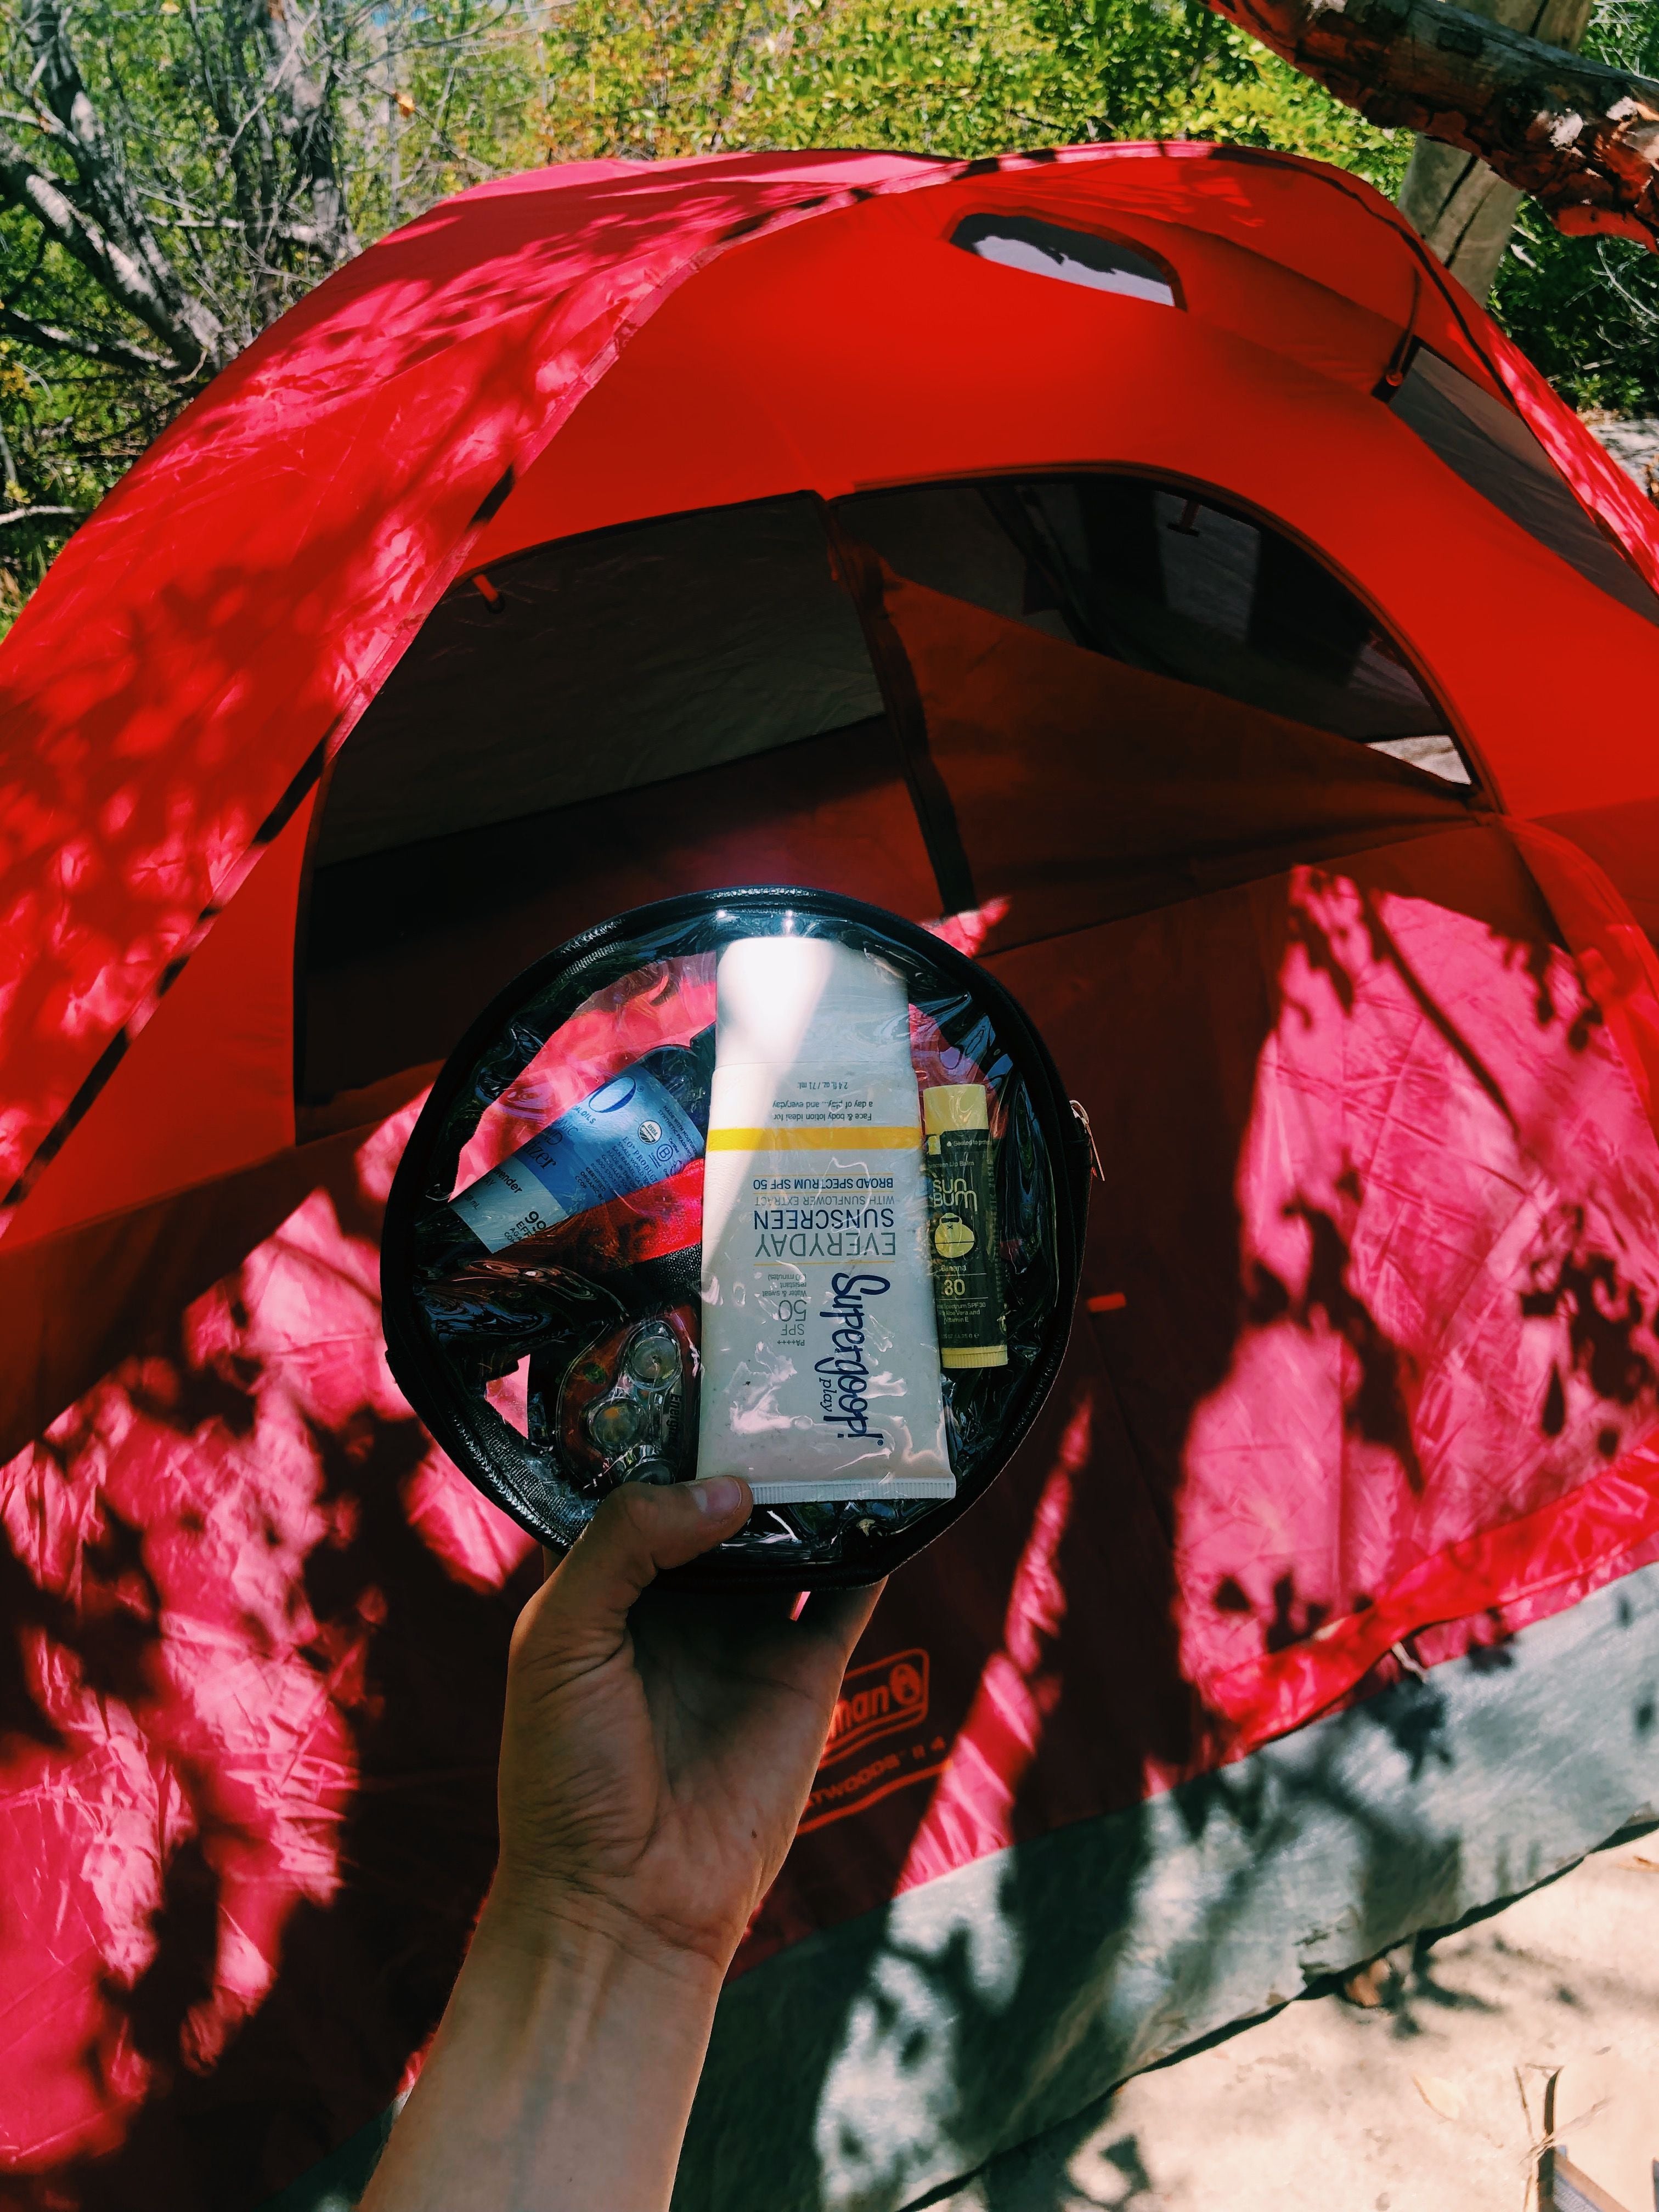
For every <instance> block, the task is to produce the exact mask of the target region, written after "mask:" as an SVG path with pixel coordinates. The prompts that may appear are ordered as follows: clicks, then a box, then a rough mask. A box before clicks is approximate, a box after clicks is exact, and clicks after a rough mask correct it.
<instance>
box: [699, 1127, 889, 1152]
mask: <svg viewBox="0 0 1659 2212" xmlns="http://www.w3.org/2000/svg"><path fill="white" fill-rule="evenodd" d="M920 1144H921V1127H920V1125H919V1124H915V1123H913V1124H912V1125H911V1127H908V1128H906V1127H904V1126H903V1124H902V1123H893V1122H884V1123H880V1124H877V1125H875V1126H872V1127H858V1126H857V1125H856V1124H854V1123H852V1122H842V1123H838V1124H835V1125H832V1126H830V1127H824V1128H799V1129H711V1130H710V1131H709V1132H708V1149H709V1151H710V1152H848V1151H853V1150H855V1149H856V1148H857V1147H859V1146H862V1147H863V1148H864V1150H865V1151H866V1152H908V1151H910V1150H912V1149H913V1148H915V1146H919V1145H920Z"/></svg>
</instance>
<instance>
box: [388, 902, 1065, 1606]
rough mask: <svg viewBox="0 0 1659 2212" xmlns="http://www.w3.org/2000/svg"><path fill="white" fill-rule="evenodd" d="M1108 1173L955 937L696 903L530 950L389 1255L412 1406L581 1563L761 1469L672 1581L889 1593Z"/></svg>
mask: <svg viewBox="0 0 1659 2212" xmlns="http://www.w3.org/2000/svg"><path fill="white" fill-rule="evenodd" d="M1089 1160H1090V1152H1089V1144H1088V1138H1087V1134H1086V1132H1085V1128H1084V1127H1083V1126H1082V1125H1081V1123H1080V1121H1079V1116H1078V1115H1077V1114H1076V1112H1075V1110H1074V1109H1073V1106H1072V1104H1071V1103H1070V1102H1069V1101H1068V1099H1067V1098H1066V1094H1065V1091H1064V1090H1063V1088H1062V1087H1061V1085H1060V1079H1059V1077H1058V1075H1057V1073H1055V1070H1054V1064H1053V1062H1052V1060H1050V1058H1049V1056H1048V1051H1047V1049H1046V1048H1045V1047H1044V1045H1043V1043H1042V1039H1041V1038H1040V1037H1039V1036H1037V1034H1036V1031H1035V1030H1033V1029H1032V1027H1031V1025H1030V1023H1029V1022H1028V1021H1027V1020H1026V1018H1025V1017H1024V1014H1022V1013H1021V1012H1020V1010H1019V1008H1018V1006H1017V1005H1016V1004H1015V1002H1014V1001H1013V1000H1012V998H1010V996H1009V995H1008V994H1007V993H1006V991H1005V990H1004V989H1003V988H1002V987H1001V986H1000V983H998V982H997V981H996V980H995V978H994V976H992V975H990V974H989V973H988V972H987V970H986V969H984V968H982V967H981V966H979V965H978V964H976V963H975V962H974V961H972V960H970V959H969V958H967V957H965V956H964V955H963V954H962V953H960V952H958V951H956V950H955V949H954V948H953V947H952V946H951V945H949V944H947V943H945V941H944V940H943V939H940V938H939V937H938V936H935V935H933V933H930V932H929V931H927V930H924V929H921V928H919V927H917V926H916V925H915V924H914V923H912V922H908V921H903V920H902V919H901V918H900V917H899V916H897V915H890V914H886V913H884V912H883V911H881V909H879V908H874V907H867V906H863V905H860V904H859V903H858V902H855V901H854V900H851V899H843V898H839V897H836V896H834V895H833V894H831V893H829V892H824V891H814V890H788V889H783V890H779V889H767V890H728V891H719V892H706V893H698V894H696V895H694V896H687V897H683V898H677V899H670V900H665V901H664V902H661V903H659V904H657V905H653V906H649V907H642V908H635V910H634V911H633V912H631V913H629V914H626V915H619V916H617V918H616V919H615V920H613V921H608V922H605V923H604V924H603V925H601V926H600V927H598V928H596V929H592V930H589V931H587V932H586V933H585V934H584V935H582V936H581V937H579V938H576V939H574V940H573V941H572V942H571V943H570V944H568V945H563V946H561V947H560V949H559V950H558V951H555V952H552V953H550V954H549V955H548V956H547V957H545V958H544V959H542V960H539V961H538V962H537V963H535V964H534V965H533V966H532V967H531V968H529V969H526V971H525V972H524V974H523V975H520V976H519V977H518V979H517V980H516V981H514V982H513V983H512V984H511V985H510V986H509V987H507V990H505V991H504V992H502V993H501V995H500V996H499V997H498V998H497V999H496V1000H495V1002H494V1003H493V1004H492V1005H491V1006H489V1007H488V1008H486V1010H485V1011H484V1012H483V1013H482V1014H481V1015H480V1016H479V1018H478V1019H477V1022H475V1023H474V1024H473V1026H472V1028H471V1030H469V1031H468V1033H467V1035H466V1036H465V1037H464V1038H463V1039H462V1041H461V1042H460V1044H459V1046H458V1047H457V1048H456V1049H455V1051H454V1052H453V1054H451V1055H450V1058H449V1060H447V1063H446V1064H445V1066H444V1068H443V1070H442V1073H441V1074H440V1076H439V1078H438V1079H437V1081H436V1082H435V1085H433V1089H432V1092H431V1095H430V1097H428V1101H427V1103H426V1105H425V1107H424V1109H422V1113H421V1115H420V1118H419V1120H418V1121H417V1122H416V1127H415V1129H414V1132H413V1133H412V1135H411V1136H410V1141H409V1144H408V1146H407V1148H406V1150H405V1152H404V1157H403V1160H402V1162H401V1164H400V1165H399V1168H398V1174H397V1177H396V1179H395V1181H394V1182H393V1185H392V1193H391V1196H390V1200H389V1202H388V1206H387V1212H386V1229H385V1233H384V1237H383V1241H382V1247H381V1287H382V1293H383V1301H384V1311H385V1323H386V1346H387V1353H388V1358H389V1359H390V1361H391V1364H392V1371H393V1373H394V1374H395V1375H396V1376H397V1378H398V1383H399V1385H400V1387H401V1388H402V1389H403V1391H404V1395H405V1396H406V1397H407V1398H408V1399H409V1401H410V1404H411V1405H412V1406H413V1407H414V1408H415V1410H416V1413H418V1414H419V1415H420V1416H421V1418H422V1420H423V1421H424V1422H425V1423H426V1425H427V1426H428V1428H429V1429H430V1430H431V1431H432V1433H433V1435H434V1436H435V1437H436V1438H437V1439H438V1441H439V1442H440V1443H441V1444H442V1446H443V1447H444V1449H446V1450H447V1452H448V1453H449V1455H450V1456H451V1457H452V1458H453V1460H454V1462H456V1464H457V1465H458V1466H459V1468H462V1470H463V1471H464V1472H465V1474H467V1475H468V1476H470V1477H471V1480H473V1481H474V1482H475V1483H477V1486H478V1487H479V1488H480V1489H481V1490H483V1492H485V1494H486V1495H487V1496H489V1498H493V1499H494V1500H495V1503H496V1504H498V1505H500V1506H501V1507H502V1508H503V1509H504V1510H506V1511H507V1512H508V1513H510V1514H511V1515H512V1516H513V1519H514V1520H516V1521H517V1522H520V1525H521V1526H522V1527H524V1528H526V1529H528V1530H529V1531H530V1532H531V1534H533V1535H534V1536H536V1537H538V1539H539V1540H540V1541H541V1542H542V1543H543V1544H544V1545H546V1546H547V1547H550V1549H551V1550H553V1551H555V1552H562V1551H564V1550H567V1549H568V1547H569V1546H570V1545H571V1544H572V1543H574V1541H575V1540H576V1538H577V1537H578V1536H579V1535H580V1533H581V1531H582V1529H583V1528H584V1527H585V1526H586V1523H587V1522H588V1520H589V1519H590V1518H591V1517H592V1514H593V1512H594V1510H595V1508H596V1507H597V1506H598V1504H599V1500H600V1499H601V1498H604V1497H605V1495H606V1494H607V1492H610V1491H611V1490H612V1489H615V1488H616V1487H617V1486H618V1485H619V1484H621V1483H626V1482H647V1483H665V1482H680V1481H685V1480H690V1479H691V1478H692V1477H694V1476H696V1475H698V1474H741V1475H742V1476H744V1479H745V1480H747V1481H748V1482H749V1484H750V1488H751V1490H752V1491H753V1493H754V1498H755V1508H754V1511H753V1513H752V1514H751V1515H750V1519H749V1521H748V1522H747V1523H746V1524H745V1525H744V1528H741V1529H740V1530H739V1531H738V1534H736V1535H735V1536H732V1537H731V1538H729V1539H727V1541H726V1542H725V1543H723V1544H721V1545H720V1547H718V1548H717V1550H716V1551H715V1552H714V1553H712V1554H710V1555H709V1556H708V1558H706V1559H702V1560H700V1561H698V1562H697V1563H696V1566H695V1567H694V1568H690V1569H685V1570H682V1571H681V1573H680V1574H679V1576H678V1577H675V1579H678V1580H681V1581H684V1582H685V1583H696V1584H698V1585H701V1586H705V1587H707V1586H709V1585H712V1584H720V1583H726V1584H732V1585H748V1586H751V1587H752V1586H755V1585H759V1584H781V1585H787V1586H788V1587H790V1588H793V1589H808V1588H811V1587H815V1586H818V1585H823V1584H833V1583H866V1582H870V1581H873V1580H875V1579H877V1578H878V1577H880V1576H882V1575H884V1574H886V1573H887V1572H889V1571H890V1569H892V1568H893V1567H895V1566H896V1565H899V1564H901V1563H902V1561H903V1560H904V1559H908V1557H910V1556H911V1555H912V1554H913V1553H915V1552H917V1551H919V1550H920V1549H921V1547H922V1546H923V1545H924V1544H926V1543H928V1542H929V1541H932V1539H933V1537H934V1536H935V1535H937V1534H939V1531H940V1530H941V1529H943V1528H946V1527H948V1526H949V1524H950V1523H951V1522H952V1521H953V1520H955V1519H956V1518H957V1516H958V1515H959V1514H960V1513H962V1512H963V1510H965V1509H966V1507H967V1506H968V1505H969V1504H971V1503H972V1502H973V1500H974V1499H975V1498H976V1497H978V1496H979V1495H980V1494H981V1492H983V1491H984V1490H985V1489H986V1488H987V1486H988V1485H989V1484H990V1483H991V1482H992V1481H993V1480H994V1479H995V1477H996V1475H997V1474H999V1473H1000V1470H1001V1469H1002V1468H1003V1467H1004V1466H1005V1465H1006V1463H1007V1462H1008V1460H1009V1458H1010V1457H1011V1455H1012V1453H1013V1451H1014V1449H1015V1447H1016V1446H1017V1445H1018V1443H1019V1440H1020V1438H1021V1437H1023V1436H1024V1433H1025V1431H1026V1430H1027V1429H1028V1428H1029V1427H1030V1423H1031V1421H1032V1419H1033V1418H1034V1417H1035V1415H1036V1411H1037V1409H1038V1407H1040V1406H1041V1404H1042V1401H1043V1399H1044V1397H1045V1396H1046V1395H1047V1393H1048V1389H1049V1386H1050V1384H1051V1383H1052V1382H1053V1380H1054V1375H1055V1372H1056V1370H1058V1367H1059V1364H1060V1357H1061V1354H1062V1353H1063V1352H1064V1350H1065V1347H1066V1338H1067V1335H1068V1334H1069V1331H1070V1327H1071V1319H1072V1313H1073V1306H1074V1304H1075V1303H1076V1298H1077V1291H1078V1280H1079V1267H1080V1251H1081V1243H1082V1232H1083V1225H1084V1217H1085V1209H1086V1205H1087V1199H1088V1179H1089Z"/></svg>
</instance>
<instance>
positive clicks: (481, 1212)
mask: <svg viewBox="0 0 1659 2212" xmlns="http://www.w3.org/2000/svg"><path fill="white" fill-rule="evenodd" d="M701 1154H702V1131H701V1130H700V1129H699V1128H698V1127H697V1125H696V1122H695V1121H692V1120H691V1118H690V1115H688V1114H687V1113H686V1111H685V1109H684V1107H683V1106H682V1105H681V1104H680V1103H679V1101H678V1099H677V1098H675V1097H673V1096H672V1095H671V1093H670V1092H669V1091H665V1090H664V1088H663V1086H662V1085H661V1084H660V1083H659V1082H658V1081H657V1079H656V1078H655V1077H654V1076H653V1075H652V1074H650V1073H648V1072H647V1070H646V1069H645V1068H643V1067H625V1068H624V1069H623V1072H622V1073H621V1074H620V1075H617V1076H614V1077H613V1078H612V1079H611V1081H610V1082H609V1083H607V1084H605V1085H602V1086H601V1087H600V1088H599V1090H598V1091H594V1092H593V1094H592V1097H588V1098H584V1099H583V1100H582V1102H581V1103H580V1105H577V1106H569V1107H567V1108H566V1109H565V1110H564V1112H563V1113H562V1114H561V1115H560V1116H559V1118H558V1120H557V1121H552V1122H550V1123H549V1125H548V1126H547V1127H546V1128H545V1129H543V1130H541V1131H539V1132H538V1133H537V1134H536V1135H535V1136H533V1137H532V1139H530V1141H529V1143H528V1144H527V1145H521V1146H520V1147H519V1150H518V1151H517V1152H514V1153H513V1155H512V1157H511V1158H509V1159H506V1160H503V1161H502V1163H501V1165H500V1167H498V1168H492V1169H491V1170H489V1174H488V1175H487V1176H480V1177H479V1179H478V1181H477V1182H475V1183H472V1184H470V1185H469V1186H468V1188H466V1189H465V1190H464V1191H461V1192H460V1193H459V1194H458V1195H457V1196H456V1197H455V1198H453V1199H452V1200H450V1203H451V1205H453V1207H454V1208H455V1211H456V1212H457V1213H459V1215H460V1217H461V1218H462V1220H463V1221H465V1224H466V1225H467V1227H468V1228H469V1229H471V1231H472V1233H473V1235H474V1236H475V1237H477V1238H478V1240H479V1241H480V1243H483V1244H484V1245H487V1246H488V1248H489V1250H490V1251H492V1252H499V1251H501V1250H502V1249H503V1248H504V1247H505V1246H507V1245H508V1244H516V1243H519V1241H520V1238H521V1237H534V1236H536V1235H537V1234H538V1232H539V1231H543V1230H548V1229H556V1228H557V1227H558V1225H559V1224H560V1223H561V1222H562V1221H568V1220H569V1219H570V1218H571V1217H572V1215H573V1214H577V1213H585V1212H586V1211H587V1210H588V1208H589V1207H590V1206H603V1205H604V1204H605V1200H607V1199H611V1198H623V1197H625V1196H626V1195H627V1194H628V1193H629V1191H635V1190H643V1189H644V1188H646V1186H647V1184H648V1183H653V1182H662V1181H663V1180H664V1178H665V1177H666V1176H671V1175H678V1173H679V1171H680V1170H681V1169H682V1168H683V1167H686V1166H689V1165H690V1163H691V1161H693V1160H695V1159H696V1158H699V1157H700V1156H701Z"/></svg>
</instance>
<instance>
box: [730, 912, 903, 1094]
mask: <svg viewBox="0 0 1659 2212" xmlns="http://www.w3.org/2000/svg"><path fill="white" fill-rule="evenodd" d="M908 1003H909V1002H908V998H907V996H906V994H905V988H904V985H903V983H902V981H901V980H900V979H899V977H898V976H897V975H895V974H894V973H893V971H892V969H890V968H888V967H885V966H884V965H883V963H881V962H880V961H878V960H872V958H871V957H870V956H869V954H868V953H866V952H860V951H858V950H857V949H856V948H855V947H854V946H853V945H842V944H839V943H838V942H837V941H836V939H833V938H828V937H744V938H739V939H738V941H737V942H736V943H735V944H733V945H727V946H726V949H725V951H723V952H722V953H721V954H720V1000H719V1012H718V1014H717V1016H716V1020H715V1030H714V1036H715V1057H716V1060H717V1063H718V1065H719V1066H721V1067H728V1068H729V1067H744V1066H757V1065H759V1066H769V1067H788V1066H792V1065H793V1063H794V1061H795V1060H796V1059H797V1058H798V1057H799V1053H800V1049H801V1047H802V1045H803V1044H804V1043H805V1041H806V1038H807V1036H808V1035H809V1034H810V1033H811V1031H812V1030H816V1029H818V1028H820V1027H821V1026H823V1025H824V1024H828V1023H834V1024H836V1027H837V1028H842V1027H844V1026H845V1025H847V1024H860V1025H861V1033H862V1034H866V1035H867V1034H868V1029H869V1025H871V1024H875V1025H878V1026H884V1025H885V1024H888V1023H890V1022H894V1021H899V1022H903V1023H904V1024H906V1030H905V1032H904V1033H906V1034H908V1011H907V1010H908Z"/></svg>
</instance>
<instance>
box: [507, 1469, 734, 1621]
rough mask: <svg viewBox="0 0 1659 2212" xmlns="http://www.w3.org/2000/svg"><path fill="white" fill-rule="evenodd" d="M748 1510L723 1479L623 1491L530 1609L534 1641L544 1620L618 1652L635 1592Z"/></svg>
mask: <svg viewBox="0 0 1659 2212" xmlns="http://www.w3.org/2000/svg"><path fill="white" fill-rule="evenodd" d="M753 1502H754V1501H753V1499H752V1498H750V1492H749V1485H748V1484H747V1483H746V1482H744V1481H741V1480H738V1477H737V1476H736V1475H731V1474H717V1475H712V1476H710V1477H708V1479H707V1480H704V1481H702V1482H672V1483H665V1484H664V1485H663V1486H661V1487H660V1488H659V1487H657V1486H656V1485H654V1484H646V1483H641V1482H625V1483H623V1484H622V1485H620V1486H619V1487H618V1488H617V1489H615V1490H613V1491H612V1492H611V1495H610V1496H609V1497H608V1498H605V1501H604V1502H603V1504H601V1505H600V1507H599V1511H598V1512H597V1513H596V1514H595V1515H594V1516H593V1518H592V1521H591V1522H589V1523H588V1525H587V1527H586V1528H585V1529H584V1530H583V1531H582V1533H581V1534H580V1536H579V1537H578V1538H577V1539H576V1541H575V1544H574V1547H572V1549H571V1551H570V1553H569V1555H568V1558H566V1559H564V1560H563V1561H562V1564H561V1565H559V1566H557V1567H556V1568H555V1570H554V1571H553V1575H552V1577H551V1579H550V1581H548V1582H546V1583H544V1584H543V1585H542V1589H541V1591H540V1593H539V1600H538V1601H532V1602H538V1609H539V1610H541V1611H542V1613H544V1625H543V1626H542V1627H541V1630H540V1633H541V1634H542V1635H545V1634H546V1632H547V1630H548V1628H549V1627H550V1626H552V1622H551V1621H550V1620H546V1619H545V1616H546V1615H548V1614H552V1615H556V1616H557V1619H558V1623H559V1627H560V1629H561V1630H562V1632H563V1633H564V1635H565V1636H569V1635H571V1633H572V1632H574V1634H575V1635H576V1636H578V1637H579V1638H581V1640H583V1641H584V1642H586V1640H587V1639H588V1638H594V1639H596V1640H599V1641H602V1642H605V1643H607V1644H611V1645H613V1646H614V1645H615V1644H620V1642H621V1641H622V1638H623V1633H624V1632H625V1630H626V1626H627V1622H628V1615H629V1609H630V1607H632V1606H633V1604H634V1602H635V1599H636V1598H637V1597H638V1596H639V1595H640V1593H641V1590H643V1589H647V1587H648V1585H649V1584H650V1583H653V1582H654V1581H655V1579H656V1577H658V1575H659V1574H660V1573H662V1572H663V1571H664V1570H665V1568H669V1567H683V1566H684V1565H686V1564H687V1562H688V1561H689V1560H691V1559H698V1558H700V1557H701V1556H702V1553H704V1552H708V1551H712V1550H713V1548H714V1546H715V1545H716V1544H718V1543H719V1542H720V1541H721V1539H722V1538H723V1537H726V1536H731V1535H733V1534H736V1532H737V1531H738V1529H739V1528H742V1526H743V1524H744V1522H745V1521H746V1520H747V1519H748V1517H749V1514H750V1509H751V1507H752V1505H753Z"/></svg>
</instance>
